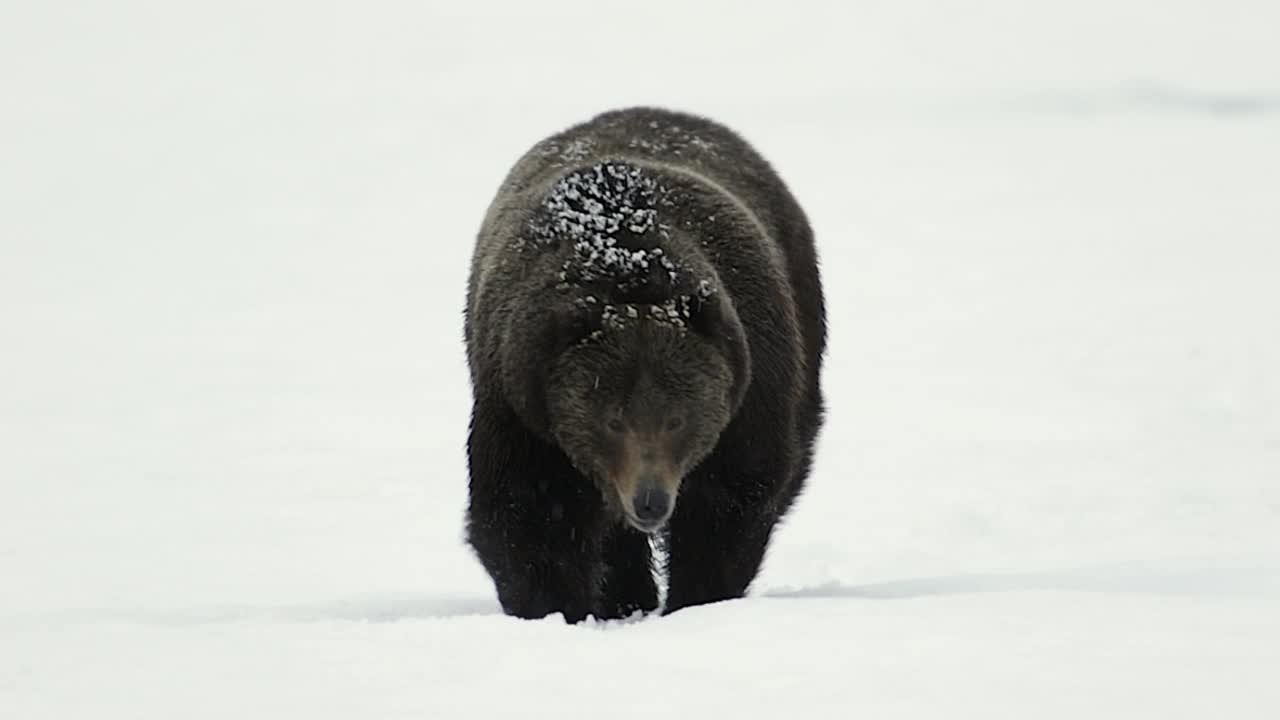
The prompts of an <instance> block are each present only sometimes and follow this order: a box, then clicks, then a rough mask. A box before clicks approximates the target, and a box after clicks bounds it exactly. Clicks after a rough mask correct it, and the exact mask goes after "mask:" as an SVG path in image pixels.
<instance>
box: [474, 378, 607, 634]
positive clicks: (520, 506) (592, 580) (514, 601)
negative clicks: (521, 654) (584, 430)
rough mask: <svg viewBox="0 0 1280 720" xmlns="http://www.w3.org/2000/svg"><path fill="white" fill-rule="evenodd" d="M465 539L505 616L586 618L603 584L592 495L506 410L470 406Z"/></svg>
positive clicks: (598, 511) (595, 494)
mask: <svg viewBox="0 0 1280 720" xmlns="http://www.w3.org/2000/svg"><path fill="white" fill-rule="evenodd" d="M467 452H468V459H469V464H470V471H471V485H470V504H469V506H468V510H467V539H468V541H469V542H470V543H471V546H472V547H473V548H475V551H476V554H477V555H478V556H479V557H480V562H481V563H482V564H483V565H484V567H485V570H487V571H488V572H489V575H490V577H492V578H493V582H494V586H495V587H496V588H497V591H498V600H499V602H501V603H502V609H503V610H504V611H505V612H506V613H507V614H509V615H515V616H517V617H522V618H540V617H543V616H546V615H549V614H552V613H556V612H560V613H563V614H564V618H565V620H566V621H568V622H578V621H580V620H582V619H583V618H585V617H586V616H587V615H588V614H590V613H591V612H592V611H593V609H594V607H595V604H596V602H597V598H598V596H599V594H600V586H601V584H602V582H603V562H602V558H601V555H602V536H603V534H604V533H603V531H604V520H603V519H604V507H603V502H602V500H601V498H600V493H599V491H598V490H597V489H596V488H595V486H593V485H592V484H591V483H590V482H589V481H587V480H586V479H585V478H583V477H582V476H581V475H580V474H578V472H577V471H576V470H574V468H573V467H572V466H571V465H570V464H569V461H568V460H567V459H566V458H565V457H564V454H563V453H561V452H560V451H559V450H558V449H557V448H554V447H552V446H550V445H548V444H547V443H545V442H543V441H542V440H541V439H539V438H538V437H536V436H534V435H533V434H532V433H530V432H529V431H528V430H527V429H526V428H524V426H523V425H521V423H520V421H519V419H518V418H517V417H516V416H515V414H514V413H512V412H510V411H509V410H505V409H504V408H501V407H498V408H494V407H492V406H490V407H484V406H482V404H480V403H477V405H476V407H475V409H474V412H473V415H472V422H471V435H470V438H469V439H468V443H467Z"/></svg>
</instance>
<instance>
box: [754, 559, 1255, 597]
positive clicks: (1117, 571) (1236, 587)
mask: <svg viewBox="0 0 1280 720" xmlns="http://www.w3.org/2000/svg"><path fill="white" fill-rule="evenodd" d="M1020 591H1056V592H1099V593H1107V592H1110V593H1138V594H1148V595H1202V596H1203V595H1255V594H1280V556H1276V555H1260V556H1254V557H1232V558H1219V559H1212V560H1210V559H1197V560H1168V561H1151V562H1133V563H1117V564H1112V565H1099V566H1093V567H1082V568H1072V569H1066V570H1057V571H1046V572H1021V573H1016V572H1011V573H977V574H966V575H939V576H935V577H922V578H910V579H904V580H893V581H889V582H879V583H870V584H863V585H847V584H843V583H827V584H823V585H816V586H812V587H803V588H779V589H774V590H768V591H765V592H763V593H761V596H763V597H767V598H842V597H844V598H864V599H872V600H876V599H880V600H893V599H907V598H918V597H928V596H936V595H957V594H965V593H989V592H1020Z"/></svg>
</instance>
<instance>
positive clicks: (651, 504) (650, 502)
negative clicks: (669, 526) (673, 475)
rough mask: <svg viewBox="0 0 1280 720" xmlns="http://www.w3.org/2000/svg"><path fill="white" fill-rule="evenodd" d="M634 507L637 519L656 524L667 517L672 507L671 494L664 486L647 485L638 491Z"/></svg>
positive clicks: (633, 503) (633, 502)
mask: <svg viewBox="0 0 1280 720" xmlns="http://www.w3.org/2000/svg"><path fill="white" fill-rule="evenodd" d="M632 507H633V508H634V510H635V513H636V519H637V520H639V521H640V522H642V523H645V524H654V525H656V524H657V523H660V522H662V521H663V520H665V519H666V518H667V512H668V511H669V510H670V509H671V496H670V495H668V494H667V491H666V490H663V489H662V488H658V487H652V486H651V487H646V488H644V489H643V490H641V491H640V492H638V493H636V497H635V500H633V501H632Z"/></svg>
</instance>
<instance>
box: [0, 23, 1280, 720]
mask: <svg viewBox="0 0 1280 720" xmlns="http://www.w3.org/2000/svg"><path fill="white" fill-rule="evenodd" d="M1277 28H1280V5H1277V4H1276V3H1274V2H1207V1H1204V2H1162V3H1156V2H1139V1H1130V2H1101V1H1100V0H1097V1H1095V0H1088V1H1086V2H1061V3H1045V2H1013V1H1012V0H1009V1H1004V0H983V1H982V2H970V3H961V2H933V3H926V2H914V1H912V2H857V3H824V4H818V3H803V2H786V3H753V2H716V3H677V2H666V1H659V2H646V3H620V4H614V3H605V2H576V3H514V2H512V3H501V4H499V3H470V2H468V3H462V2H458V3H435V2H426V3H423V2H403V3H349V4H335V3H329V2H307V3H303V2H220V3H201V4H196V3H165V2H139V1H137V0H123V1H121V2H115V3H89V2H50V3H34V2H25V3H7V4H5V5H4V6H3V8H0V91H2V97H3V110H2V111H0V198H3V200H2V201H0V715H3V716H4V717H7V718H8V717H12V718H24V719H25V718H76V717H85V718H90V717H91V718H116V717H119V718H171V717H219V718H225V717H228V716H237V717H273V718H275V717H310V718H325V717H335V718H338V717H342V718H347V717H368V718H390V717H503V716H511V715H515V714H520V715H524V716H529V717H550V718H579V717H583V718H586V717H591V718H596V717H601V716H609V717H619V718H620V717H652V716H655V715H662V716H666V717H694V716H706V715H708V714H717V715H719V716H722V717H791V716H796V717H833V718H835V717H840V718H843V717H852V716H866V717H880V718H888V717H920V718H936V717H940V716H942V714H944V713H945V714H947V715H948V716H955V717H978V716H981V717H1018V718H1023V717H1028V716H1036V717H1070V718H1079V717H1081V716H1083V715H1085V714H1086V713H1087V714H1088V716H1090V717H1117V718H1120V717H1123V718H1133V717H1153V718H1155V717H1159V718H1171V717H1187V718H1203V717H1209V716H1225V717H1233V718H1270V717H1275V716H1276V715H1277V714H1278V713H1280V689H1277V686H1276V684H1275V669H1276V667H1280V611H1278V610H1277V607H1280V380H1278V379H1277V376H1276V368H1277V367H1280V284H1278V282H1280V281H1278V278H1280V43H1277V40H1276V31H1277ZM631 104H656V105H662V106H667V107H672V108H676V109H682V110H687V111H692V112H697V113H700V114H705V115H708V116H710V117H713V118H715V119H717V120H720V121H722V122H724V123H726V124H728V125H730V126H731V127H733V128H735V129H737V130H738V131H739V132H741V133H742V134H743V135H744V136H746V137H747V138H748V139H749V140H750V141H752V142H753V143H754V144H755V145H756V146H757V147H758V148H759V149H760V150H761V152H763V153H764V154H765V156H766V157H767V158H769V159H770V161H771V162H772V163H773V164H774V165H775V167H776V168H777V169H778V171H779V172H780V174H781V175H782V176H783V178H784V179H785V180H786V181H787V182H788V183H789V184H790V186H791V187H792V189H793V191H794V192H795V194H796V195H797V197H798V198H799V199H800V201H801V203H802V205H803V206H804V207H805V208H806V210H807V211H808V213H809V215H810V218H811V221H812V224H813V226H814V228H815V231H816V233H817V238H818V248H819V251H820V253H821V258H822V268H823V273H824V279H825V281H826V286H827V297H828V307H829V316H830V327H831V330H830V332H831V343H830V351H829V355H828V357H827V366H826V367H827V370H826V378H825V387H826V390H827V393H828V405H829V419H828V423H827V425H826V428H825V430H824V433H823V435H822V440H821V444H820V448H819V453H818V459H817V463H816V466H815V468H814V472H813V475H812V477H811V479H810V483H809V489H808V491H807V493H806V494H805V496H804V498H803V500H802V501H801V502H800V503H799V505H798V506H797V507H796V509H795V510H794V512H793V513H792V514H791V515H790V516H789V517H788V519H787V520H786V522H785V525H784V526H783V527H782V529H781V530H780V532H778V533H777V535H776V539H775V542H774V544H773V546H772V548H771V550H770V553H769V556H768V559H767V561H766V565H765V568H764V571H763V572H762V574H761V576H760V577H759V579H758V581H757V583H756V584H755V586H754V590H753V592H752V594H751V596H750V597H749V598H747V599H745V600H741V601H735V602H730V603H722V604H717V605H713V606H706V607H700V608H695V609H691V610H688V611H685V612H682V613H680V614H677V615H674V616H671V617H669V618H647V619H644V620H642V621H632V622H627V623H609V624H592V623H588V624H585V625H581V626H574V627H569V626H566V625H564V624H563V623H562V622H561V620H560V619H559V618H549V619H547V620H543V621H537V622H522V621H518V620H514V619H510V618H506V617H504V616H502V615H501V614H500V612H499V609H498V606H497V603H496V600H495V598H494V596H493V591H492V586H491V584H490V583H489V580H488V578H487V576H486V575H485V574H484V572H483V571H482V569H481V568H480V567H479V565H478V563H477V562H476V561H475V560H474V559H473V557H472V555H471V553H470V551H469V550H468V549H467V548H466V546H465V545H464V544H463V543H462V512H463V507H464V503H465V491H466V467H465V459H464V453H463V446H464V441H465V434H466V424H467V419H468V413H469V410H470V396H469V389H468V384H467V383H468V378H467V373H466V367H465V361H464V355H463V346H462V330H461V319H462V307H463V294H464V286H465V281H466V273H467V270H468V261H469V256H470V252H471V245H472V240H473V238H474V235H475V232H476V230H477V228H478V226H479V223H480V219H481V217H482V215H483V213H484V210H485V208H486V206H487V205H488V203H489V201H490V199H491V198H492V195H493V192H494V191H495V190H496V188H497V186H498V184H499V182H500V181H501V179H502V177H503V175H504V174H505V172H506V170H507V169H508V167H509V166H510V164H511V163H512V162H514V161H515V159H516V158H517V157H518V156H519V155H520V154H521V153H522V152H524V150H525V149H527V148H528V146H530V145H531V144H532V143H534V142H536V141H537V140H539V139H540V138H541V137H543V136H545V135H547V134H550V133H552V132H554V131H556V130H558V129H560V128H562V127H564V126H566V125H569V124H571V123H574V122H578V121H580V120H583V119H586V118H587V117H590V116H591V115H593V114H595V113H596V112H599V111H602V110H605V109H610V108H614V107H619V106H625V105H631Z"/></svg>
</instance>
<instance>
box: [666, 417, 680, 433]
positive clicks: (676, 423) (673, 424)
mask: <svg viewBox="0 0 1280 720" xmlns="http://www.w3.org/2000/svg"><path fill="white" fill-rule="evenodd" d="M682 427H684V418H682V417H680V416H679V415H674V416H672V417H670V418H668V419H667V430H671V431H674V430H679V429H680V428H682Z"/></svg>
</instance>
